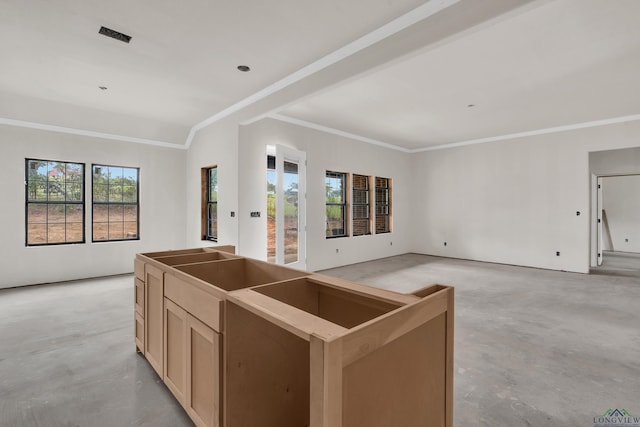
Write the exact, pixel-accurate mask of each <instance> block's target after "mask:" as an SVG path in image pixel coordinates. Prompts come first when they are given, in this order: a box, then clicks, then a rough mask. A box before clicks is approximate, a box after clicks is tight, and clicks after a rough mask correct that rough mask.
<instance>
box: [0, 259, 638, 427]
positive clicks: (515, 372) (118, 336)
mask: <svg viewBox="0 0 640 427" xmlns="http://www.w3.org/2000/svg"><path fill="white" fill-rule="evenodd" d="M604 264H605V265H604V268H602V269H598V271H596V272H595V273H596V274H591V275H584V274H572V273H562V272H555V271H547V270H537V269H530V268H521V267H512V266H504V265H496V264H487V263H478V262H471V261H462V260H453V259H446V258H436V257H429V256H423V255H403V256H398V257H392V258H386V259H383V260H378V261H374V262H368V263H362V264H356V265H353V266H347V267H341V268H337V269H332V270H327V271H325V272H324V273H326V274H330V275H335V276H338V277H343V278H347V279H351V280H355V281H359V282H362V283H367V284H371V285H374V286H379V287H386V288H389V289H393V290H397V291H401V292H410V291H413V290H415V289H418V288H421V287H423V286H425V285H427V284H431V283H447V284H452V285H454V286H456V337H455V345H456V348H455V412H454V413H455V415H454V419H455V426H456V427H470V426H492V427H494V426H508V427H515V426H587V427H589V426H591V427H593V417H594V416H597V415H600V414H602V413H603V412H604V411H605V410H607V409H609V408H620V409H622V408H624V409H627V410H628V411H629V412H630V413H631V414H633V415H636V416H638V415H639V414H640V334H639V333H638V332H639V331H638V330H639V326H640V273H639V271H640V257H636V258H634V257H631V259H622V260H620V259H617V258H616V256H615V254H606V255H605V263H604ZM607 265H609V266H611V268H610V270H607ZM621 265H623V267H621ZM634 266H637V269H635V270H634ZM621 272H622V273H621ZM132 317H133V279H132V276H130V275H127V276H118V277H111V278H104V279H94V280H83V281H77V282H69V283H61V284H54V285H44V286H32V287H26V288H20V289H10V290H2V291H0V426H1V427H5V426H6V427H17V426H47V427H58V426H60V427H71V426H96V427H102V426H108V427H114V426H154V427H162V426H167V427H169V426H171V427H179V426H191V425H192V423H191V421H190V420H189V419H188V417H187V416H186V415H185V413H184V411H183V410H182V408H180V406H179V405H178V404H177V403H176V402H175V400H174V399H173V397H172V396H171V394H170V393H169V392H168V390H167V389H166V387H165V386H164V385H163V384H162V383H161V382H160V380H159V378H158V377H157V375H156V374H155V372H154V371H153V370H152V368H151V367H150V366H149V365H148V364H147V363H146V361H145V360H144V359H143V358H142V357H140V356H139V355H137V354H136V353H135V350H134V344H133V336H132V327H133V319H132ZM256 427H260V426H256ZM362 427H366V426H362ZM390 427H402V426H390Z"/></svg>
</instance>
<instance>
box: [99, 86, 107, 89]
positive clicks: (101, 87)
mask: <svg viewBox="0 0 640 427" xmlns="http://www.w3.org/2000/svg"><path fill="white" fill-rule="evenodd" d="M98 89H100V90H107V89H108V88H107V87H106V86H98Z"/></svg>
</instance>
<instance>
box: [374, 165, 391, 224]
mask: <svg viewBox="0 0 640 427" xmlns="http://www.w3.org/2000/svg"><path fill="white" fill-rule="evenodd" d="M389 232H391V180H390V179H389V178H379V177H376V234H379V233H389Z"/></svg>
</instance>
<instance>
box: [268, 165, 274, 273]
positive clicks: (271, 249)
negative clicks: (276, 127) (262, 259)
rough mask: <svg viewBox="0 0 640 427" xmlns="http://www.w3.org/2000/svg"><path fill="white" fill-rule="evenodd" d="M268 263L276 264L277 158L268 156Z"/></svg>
mask: <svg viewBox="0 0 640 427" xmlns="http://www.w3.org/2000/svg"><path fill="white" fill-rule="evenodd" d="M267 261H269V262H276V157H275V156H270V155H267Z"/></svg>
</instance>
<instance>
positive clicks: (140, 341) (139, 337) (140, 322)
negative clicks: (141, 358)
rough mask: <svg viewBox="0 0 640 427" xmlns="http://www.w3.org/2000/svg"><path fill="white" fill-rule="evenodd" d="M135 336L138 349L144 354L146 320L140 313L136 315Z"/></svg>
mask: <svg viewBox="0 0 640 427" xmlns="http://www.w3.org/2000/svg"><path fill="white" fill-rule="evenodd" d="M134 334H135V338H136V347H138V350H140V352H141V353H144V318H143V317H142V316H140V315H139V314H138V313H136V314H135V321H134Z"/></svg>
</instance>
